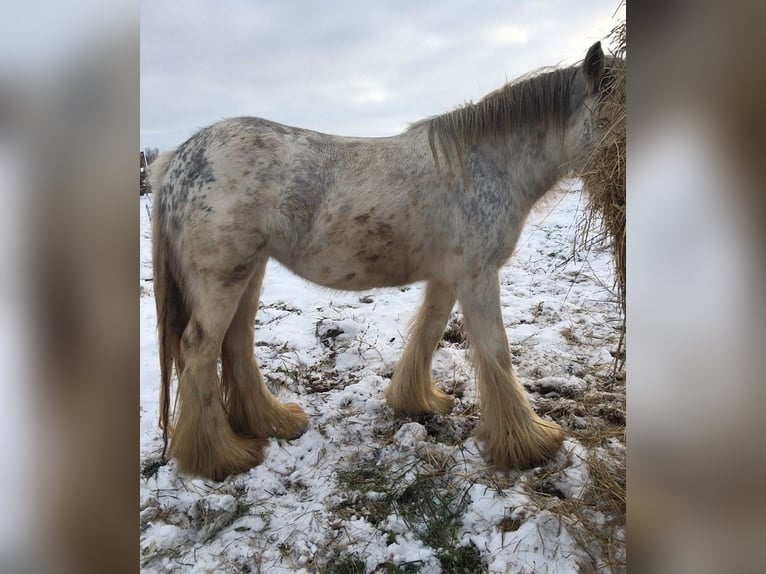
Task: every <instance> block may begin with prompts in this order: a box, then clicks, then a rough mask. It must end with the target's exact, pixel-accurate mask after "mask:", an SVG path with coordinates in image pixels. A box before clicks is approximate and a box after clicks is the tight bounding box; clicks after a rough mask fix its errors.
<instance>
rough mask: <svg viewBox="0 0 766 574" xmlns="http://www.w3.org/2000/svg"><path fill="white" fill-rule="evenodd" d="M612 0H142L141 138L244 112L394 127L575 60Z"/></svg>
mask: <svg viewBox="0 0 766 574" xmlns="http://www.w3.org/2000/svg"><path fill="white" fill-rule="evenodd" d="M618 4H619V1H618V0H578V1H577V2H572V1H570V0H556V1H547V2H546V1H533V0H478V1H468V0H465V1H459V2H458V1H448V0H441V1H430V0H419V1H417V2H416V1H412V0H385V1H384V0H377V1H371V0H370V1H360V0H357V1H346V0H317V1H313V2H312V1H308V0H282V1H280V0H273V1H267V0H250V1H247V0H226V1H220V0H219V1H217V2H216V1H208V0H194V1H186V2H178V1H177V0H151V1H144V0H142V3H141V146H142V147H159V148H160V149H170V148H173V147H176V146H177V145H179V144H180V143H182V142H183V141H185V140H186V139H187V138H188V137H189V136H190V135H192V134H193V133H194V132H195V131H196V130H197V129H199V128H200V127H203V126H206V125H209V124H211V123H214V122H215V121H217V120H220V119H223V118H226V117H232V116H239V115H250V116H260V117H265V118H268V119H271V120H275V121H278V122H281V123H285V124H289V125H293V126H299V127H306V128H310V129H314V130H318V131H324V132H329V133H335V134H342V135H353V136H386V135H393V134H396V133H399V132H401V131H402V130H403V129H405V128H406V127H407V125H408V124H409V123H411V122H414V121H417V120H419V119H421V118H423V117H426V116H431V115H435V114H439V113H443V112H446V111H448V110H450V109H452V108H454V107H455V106H457V105H459V104H461V103H464V102H466V101H477V100H478V99H480V98H481V97H482V96H483V95H484V94H486V93H488V92H490V91H492V90H494V89H495V88H498V87H500V86H501V85H503V84H504V83H505V82H506V81H507V80H512V79H514V78H516V77H518V76H520V75H522V74H524V73H527V72H529V71H531V70H534V69H536V68H539V67H541V66H550V65H558V64H564V65H568V64H572V63H574V62H576V61H578V60H581V59H582V58H583V57H584V56H585V52H586V51H587V49H588V47H589V46H590V45H591V44H592V43H593V42H595V41H596V40H601V39H603V38H604V36H606V34H608V33H609V31H610V30H611V29H612V28H613V27H614V26H615V24H616V23H617V20H616V19H615V17H613V14H614V12H615V10H616V9H617V6H618ZM620 14H624V8H621V10H620V12H619V13H618V16H617V17H618V18H620V17H621V16H620ZM605 47H606V46H605Z"/></svg>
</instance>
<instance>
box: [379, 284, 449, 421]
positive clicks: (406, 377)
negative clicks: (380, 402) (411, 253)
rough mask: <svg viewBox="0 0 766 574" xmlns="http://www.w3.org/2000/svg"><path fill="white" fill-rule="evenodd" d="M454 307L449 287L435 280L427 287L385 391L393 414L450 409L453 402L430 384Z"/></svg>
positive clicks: (442, 411) (446, 410) (443, 411)
mask: <svg viewBox="0 0 766 574" xmlns="http://www.w3.org/2000/svg"><path fill="white" fill-rule="evenodd" d="M454 305H455V292H454V290H453V289H452V288H451V287H450V286H449V285H447V284H445V283H442V282H440V281H436V280H431V281H429V282H428V283H427V284H426V290H425V296H424V298H423V304H422V305H421V307H420V309H418V313H417V315H416V316H415V320H414V321H413V324H412V328H411V330H410V336H409V338H408V339H407V346H406V347H405V349H404V353H403V354H402V358H401V359H400V360H399V363H398V364H397V365H396V369H395V370H394V374H393V376H392V377H391V383H390V384H389V385H388V387H387V388H386V391H385V396H386V402H388V405H389V406H390V407H391V408H392V409H394V410H395V411H398V412H400V413H404V414H408V415H420V414H428V413H442V414H446V413H448V412H449V411H450V410H451V409H452V404H453V403H454V400H453V398H452V397H451V396H449V395H448V394H446V393H444V392H442V391H441V390H439V389H438V388H436V387H435V386H434V384H433V381H432V380H431V358H432V357H433V354H434V350H435V349H436V345H437V344H438V343H439V340H440V339H441V338H442V335H443V334H444V327H445V326H446V325H447V319H449V314H450V312H451V311H452V307H453V306H454Z"/></svg>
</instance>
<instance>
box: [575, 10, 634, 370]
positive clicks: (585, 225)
mask: <svg viewBox="0 0 766 574" xmlns="http://www.w3.org/2000/svg"><path fill="white" fill-rule="evenodd" d="M608 39H609V40H610V43H611V45H612V49H611V50H610V51H611V53H612V57H611V58H609V59H608V62H607V74H606V75H605V81H606V82H607V83H606V90H607V91H606V98H607V100H606V106H607V109H608V117H610V119H611V125H610V127H609V130H608V133H607V135H606V137H605V138H604V139H603V140H602V141H601V143H600V145H599V146H598V148H597V149H596V151H595V152H594V153H593V155H592V157H591V159H590V161H589V162H588V166H587V167H586V169H585V170H584V172H583V173H582V174H581V178H582V180H583V183H584V188H585V190H586V192H587V201H586V208H585V215H584V217H583V219H582V221H581V223H580V229H579V233H578V236H579V239H578V243H579V245H580V247H581V248H584V249H590V247H591V246H592V245H593V244H594V243H596V242H599V241H602V240H603V239H604V236H603V233H605V234H606V236H607V239H608V240H609V241H610V242H611V244H612V248H613V254H614V263H615V271H616V273H615V275H616V277H615V283H616V287H617V295H618V298H619V303H620V312H621V316H622V333H623V335H624V333H625V311H626V307H625V293H626V285H625V212H626V201H625V167H626V134H627V122H626V118H627V103H626V96H625V86H626V69H627V61H626V47H627V44H626V26H625V21H623V22H622V23H621V24H619V25H618V26H617V27H616V28H614V30H612V32H611V33H610V34H609V37H608ZM599 222H600V223H601V224H602V225H601V226H599V225H598V223H599ZM601 230H603V233H602V232H601ZM623 344H624V337H623V338H621V340H620V343H619V346H618V350H617V351H618V352H617V353H616V355H615V356H617V357H620V356H623V357H624V353H623V352H622V346H623Z"/></svg>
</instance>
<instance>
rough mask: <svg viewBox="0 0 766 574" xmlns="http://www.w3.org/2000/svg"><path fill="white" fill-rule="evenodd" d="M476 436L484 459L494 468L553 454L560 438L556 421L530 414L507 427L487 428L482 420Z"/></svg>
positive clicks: (504, 468)
mask: <svg viewBox="0 0 766 574" xmlns="http://www.w3.org/2000/svg"><path fill="white" fill-rule="evenodd" d="M476 438H477V439H478V440H479V441H482V442H483V443H484V446H483V448H482V455H483V456H484V459H485V460H486V461H487V462H488V463H490V464H491V465H492V466H494V467H495V468H496V469H498V470H502V471H507V470H511V469H526V468H532V467H534V466H539V465H541V464H543V463H544V462H546V461H547V460H549V459H551V458H553V456H554V455H555V454H556V452H557V451H558V450H559V447H561V443H562V441H563V440H564V431H563V430H562V429H561V427H560V426H558V425H557V424H556V423H553V422H549V421H546V420H543V419H541V418H540V417H538V416H537V415H536V414H533V415H532V417H530V419H528V420H526V421H514V424H512V425H511V426H510V428H491V427H489V426H488V425H487V424H486V423H482V425H481V426H480V427H479V430H478V431H477V433H476Z"/></svg>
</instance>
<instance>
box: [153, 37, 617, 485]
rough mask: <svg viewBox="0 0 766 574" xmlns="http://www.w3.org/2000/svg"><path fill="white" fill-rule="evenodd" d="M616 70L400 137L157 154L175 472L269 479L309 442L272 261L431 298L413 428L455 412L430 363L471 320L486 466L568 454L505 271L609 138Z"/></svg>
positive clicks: (586, 72) (228, 139) (572, 75)
mask: <svg viewBox="0 0 766 574" xmlns="http://www.w3.org/2000/svg"><path fill="white" fill-rule="evenodd" d="M604 67H605V56H604V54H603V52H602V49H601V45H600V43H597V44H594V45H593V46H592V47H591V48H590V49H589V50H588V52H587V55H586V56H585V59H584V60H583V62H582V63H580V64H578V65H576V66H572V67H568V68H560V69H553V70H547V71H542V72H538V73H536V74H533V75H529V76H526V77H524V78H522V79H519V80H517V81H514V82H511V83H509V84H507V85H505V86H503V87H502V88H500V89H498V90H496V91H494V92H492V93H490V94H488V95H487V96H485V97H484V98H483V99H482V100H480V101H479V102H478V103H476V104H466V105H464V106H462V107H460V108H457V109H455V110H453V111H451V112H448V113H445V114H442V115H438V116H434V117H431V118H428V119H425V120H422V121H419V122H417V123H415V124H413V125H411V126H410V127H409V128H408V129H407V130H405V131H404V132H403V133H401V134H399V135H396V136H393V137H384V138H352V137H340V136H335V135H328V134H323V133H318V132H315V131H311V130H307V129H300V128H294V127H289V126H285V125H281V124H278V123H275V122H271V121H268V120H265V119H260V118H254V117H240V118H234V119H228V120H225V121H221V122H219V123H216V124H214V125H212V126H210V127H207V128H205V129H202V130H201V131H199V132H198V133H197V134H196V135H194V136H193V137H192V138H191V139H189V140H188V141H186V142H185V143H183V144H182V145H181V146H180V147H178V148H177V149H176V150H174V151H172V152H168V153H164V154H162V155H161V156H160V157H159V158H158V159H157V160H156V162H155V165H154V166H153V170H152V180H153V181H152V188H153V189H154V190H155V195H154V212H153V219H152V224H153V237H152V239H153V264H154V289H155V295H156V302H157V316H158V325H159V343H160V362H161V377H162V381H161V399H160V401H161V406H160V426H161V428H162V430H163V435H164V438H165V444H166V445H167V439H168V434H171V435H172V436H171V442H170V453H171V455H172V456H174V457H175V458H176V459H177V460H178V464H179V469H180V470H181V471H184V472H187V473H191V474H194V475H201V476H204V477H209V478H213V479H222V478H223V477H225V476H226V475H228V474H231V473H238V472H243V471H246V470H247V469H249V468H251V467H253V466H255V465H257V464H259V463H260V462H261V461H262V460H263V457H264V449H265V447H266V446H267V444H268V438H269V437H283V438H294V437H297V436H299V435H300V434H301V433H303V432H304V431H305V429H306V428H307V425H308V419H307V416H306V414H305V413H304V412H303V410H302V409H301V408H300V407H299V406H298V405H297V404H295V403H288V404H282V403H280V402H279V401H277V400H276V398H275V397H274V396H273V395H272V394H271V393H270V392H269V390H268V389H267V387H266V386H265V385H264V383H263V379H262V377H261V374H260V372H259V370H258V365H257V363H256V360H255V357H254V319H255V313H256V310H257V308H258V300H259V295H260V291H261V285H262V282H263V278H264V271H265V268H266V263H267V261H268V260H269V258H272V257H273V258H274V259H276V260H277V261H279V262H280V263H281V264H282V265H284V266H285V267H287V268H288V269H290V270H292V271H293V272H294V273H296V274H297V275H299V276H301V277H303V278H304V279H307V280H309V281H313V282H314V283H317V284H319V285H323V286H325V287H331V288H334V289H345V290H363V289H369V288H372V287H387V286H399V285H405V284H408V283H413V282H416V281H424V282H425V294H424V301H423V303H422V306H421V307H420V309H419V310H418V312H417V315H416V317H415V319H414V322H413V325H412V327H411V331H410V334H409V337H408V339H407V343H406V346H405V349H404V353H403V355H402V357H401V360H400V361H399V362H398V364H397V366H396V369H395V371H394V374H393V376H392V377H391V382H390V383H389V385H388V387H387V388H386V390H385V398H386V401H387V402H388V404H389V405H390V407H391V408H393V409H394V410H396V411H398V412H401V413H405V414H408V415H419V414H424V413H445V414H446V413H449V412H450V409H451V407H452V404H453V399H452V397H450V396H449V395H447V394H445V393H444V392H442V391H441V390H440V389H438V388H437V387H436V386H435V385H434V383H433V381H432V379H431V359H432V355H433V352H434V350H435V348H436V345H437V343H438V341H439V340H440V338H441V336H442V334H443V331H444V328H445V325H446V323H447V320H448V318H449V315H450V312H451V311H452V308H453V306H454V304H455V302H456V301H457V302H459V303H460V306H461V308H462V312H463V315H464V318H465V321H464V325H465V330H466V333H467V336H468V339H469V341H470V343H471V345H472V348H473V361H474V364H475V367H476V371H477V378H478V384H479V400H480V406H481V421H480V423H479V427H478V431H477V438H478V439H479V441H480V442H481V444H482V449H483V450H482V452H483V454H484V456H485V457H486V458H487V459H488V460H489V461H490V462H492V463H493V464H494V465H495V466H496V467H498V468H502V469H507V468H511V467H520V468H521V467H528V466H530V465H534V464H537V463H540V462H542V461H544V460H545V459H547V458H549V457H551V456H552V455H554V454H555V453H556V451H557V450H558V448H559V446H560V443H561V441H562V439H563V431H562V429H561V428H560V427H558V426H557V425H556V424H555V423H553V422H551V421H547V420H544V419H542V418H541V417H539V416H538V415H537V414H536V413H535V412H534V410H533V409H532V408H531V406H530V404H529V402H528V400H527V398H526V396H525V394H524V391H523V388H522V386H521V385H520V384H519V381H518V380H517V378H516V376H515V375H514V372H513V370H512V368H511V356H510V351H509V346H508V339H507V337H506V333H505V329H504V326H503V318H502V315H501V308H500V289H499V282H498V270H499V268H500V267H501V266H502V265H503V264H504V263H505V262H506V261H507V260H508V259H509V257H510V256H511V254H512V252H513V249H514V247H515V244H516V242H517V240H518V237H519V233H520V231H521V229H522V226H523V224H524V220H525V218H526V217H527V214H528V213H529V211H530V209H531V208H532V206H533V205H534V203H535V202H536V201H537V200H538V199H540V198H541V197H542V196H543V195H544V194H545V193H546V192H547V191H548V190H550V189H551V188H552V187H554V185H555V184H556V183H557V182H558V181H559V180H560V179H561V178H562V177H564V176H566V175H568V174H571V173H576V172H577V171H578V170H580V169H582V167H583V166H584V164H585V162H586V161H587V159H588V156H589V154H590V153H591V152H592V150H593V149H594V146H595V145H596V144H597V143H598V141H599V140H600V138H601V137H603V133H604V130H605V123H606V118H604V117H602V111H601V108H602V106H601V105H600V103H601V99H602V98H601V97H600V95H601V92H602V89H601V83H602V78H603V75H604ZM219 359H220V364H221V373H220V377H219V373H218V362H219ZM174 367H175V369H176V372H177V374H178V377H179V384H178V395H177V406H176V409H175V414H174V416H173V417H171V414H170V393H171V390H170V389H171V373H172V370H173V368H174ZM171 431H172V433H171Z"/></svg>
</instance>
